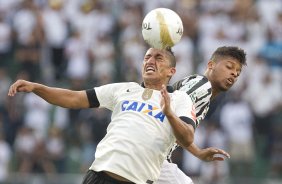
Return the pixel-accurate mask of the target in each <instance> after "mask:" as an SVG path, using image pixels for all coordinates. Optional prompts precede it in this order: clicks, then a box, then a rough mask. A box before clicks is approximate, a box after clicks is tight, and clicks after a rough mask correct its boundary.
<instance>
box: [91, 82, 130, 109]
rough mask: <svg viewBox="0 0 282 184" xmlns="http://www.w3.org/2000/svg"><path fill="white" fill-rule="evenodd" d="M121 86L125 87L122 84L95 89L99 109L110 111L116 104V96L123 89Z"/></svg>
mask: <svg viewBox="0 0 282 184" xmlns="http://www.w3.org/2000/svg"><path fill="white" fill-rule="evenodd" d="M123 86H125V84H124V83H113V84H107V85H103V86H100V87H95V88H94V90H95V92H96V96H97V99H98V101H99V104H100V106H99V107H103V108H107V109H109V110H111V111H112V110H113V109H114V106H115V104H116V99H117V98H116V97H117V94H118V93H119V91H120V90H121V89H123Z"/></svg>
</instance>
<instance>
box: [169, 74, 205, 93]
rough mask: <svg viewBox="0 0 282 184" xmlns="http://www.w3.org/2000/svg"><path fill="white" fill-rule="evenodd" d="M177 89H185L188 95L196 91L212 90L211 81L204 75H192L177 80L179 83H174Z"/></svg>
mask: <svg viewBox="0 0 282 184" xmlns="http://www.w3.org/2000/svg"><path fill="white" fill-rule="evenodd" d="M174 88H175V89H176V90H181V91H185V92H186V93H187V94H188V95H190V94H191V93H193V92H194V91H210V92H211V83H210V82H209V80H208V79H207V78H206V77H205V76H203V75H198V74H196V75H190V76H187V77H185V78H184V79H182V80H180V81H178V82H177V85H174Z"/></svg>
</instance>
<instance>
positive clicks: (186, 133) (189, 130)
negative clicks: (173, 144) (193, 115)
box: [161, 86, 194, 147]
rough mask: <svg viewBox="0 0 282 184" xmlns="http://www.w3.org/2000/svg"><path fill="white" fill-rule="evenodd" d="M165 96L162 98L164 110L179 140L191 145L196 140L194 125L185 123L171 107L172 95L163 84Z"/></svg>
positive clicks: (184, 144) (162, 92)
mask: <svg viewBox="0 0 282 184" xmlns="http://www.w3.org/2000/svg"><path fill="white" fill-rule="evenodd" d="M161 94H162V97H163V100H162V104H161V105H162V111H163V113H164V114H165V115H166V117H167V119H168V121H169V123H170V125H171V127H172V129H173V132H174V135H175V137H176V139H177V141H178V142H179V143H180V144H181V145H183V146H185V147H189V146H190V145H191V144H192V143H193V140H194V127H193V126H192V125H190V124H187V123H185V122H184V121H183V120H181V119H180V118H179V117H177V116H176V114H175V113H174V112H173V111H172V110H171V108H170V97H169V95H168V92H167V90H166V87H165V86H163V88H162V90H161Z"/></svg>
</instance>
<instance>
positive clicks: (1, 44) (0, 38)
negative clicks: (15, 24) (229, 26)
mask: <svg viewBox="0 0 282 184" xmlns="http://www.w3.org/2000/svg"><path fill="white" fill-rule="evenodd" d="M11 48H12V26H11V25H10V24H9V23H8V20H7V18H6V17H5V15H4V14H3V13H1V11H0V58H1V61H0V67H5V68H8V66H10V64H11V63H10V62H11V53H12V52H11V51H12V49H11Z"/></svg>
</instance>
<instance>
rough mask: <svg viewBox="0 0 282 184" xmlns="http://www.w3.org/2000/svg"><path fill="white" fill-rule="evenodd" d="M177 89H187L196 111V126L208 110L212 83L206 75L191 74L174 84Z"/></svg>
mask: <svg viewBox="0 0 282 184" xmlns="http://www.w3.org/2000/svg"><path fill="white" fill-rule="evenodd" d="M173 87H174V89H175V90H179V91H185V92H186V93H187V94H188V95H189V96H190V98H191V100H192V102H193V105H194V107H195V112H196V117H197V120H196V126H198V125H199V123H200V121H201V120H203V119H204V118H205V116H206V114H207V112H208V109H209V104H210V100H211V95H212V90H211V83H210V82H209V81H208V79H207V78H206V77H205V76H202V75H190V76H187V77H186V78H184V79H182V80H180V81H178V82H176V83H175V84H174V85H173Z"/></svg>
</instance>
